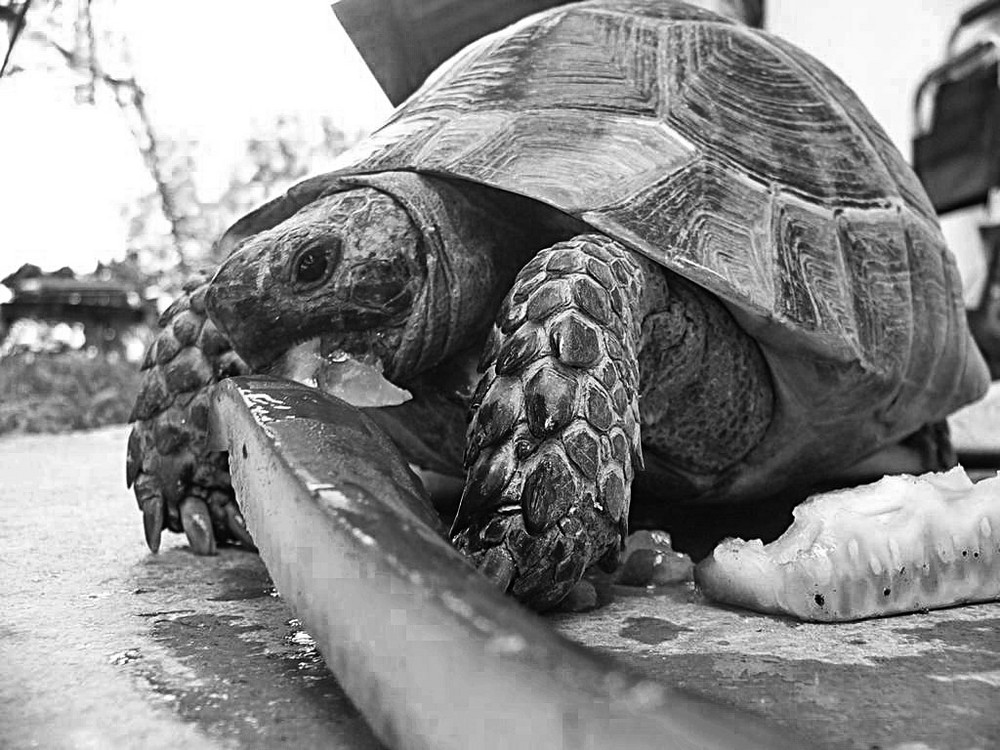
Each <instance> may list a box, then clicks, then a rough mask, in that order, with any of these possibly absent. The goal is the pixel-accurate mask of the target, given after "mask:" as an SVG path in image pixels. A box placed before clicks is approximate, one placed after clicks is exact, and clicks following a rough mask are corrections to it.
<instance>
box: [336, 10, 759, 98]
mask: <svg viewBox="0 0 1000 750" xmlns="http://www.w3.org/2000/svg"><path fill="white" fill-rule="evenodd" d="M689 1H690V2H691V3H692V4H693V5H701V6H704V7H710V8H712V9H717V10H719V11H720V12H724V13H726V14H727V15H730V16H733V17H737V18H740V19H741V20H743V21H744V22H745V23H747V24H749V25H750V26H756V27H758V28H759V27H761V26H763V24H764V3H765V0H712V1H710V2H709V1H706V0H702V1H701V2H699V0H689ZM565 4H566V0H504V1H503V2H497V0H478V1H477V0H341V1H340V2H337V3H335V4H334V6H333V12H334V13H335V14H336V15H337V18H338V19H339V20H340V23H341V25H343V27H344V29H345V30H346V31H347V34H348V36H350V38H351V41H352V42H354V46H355V47H357V48H358V52H360V53H361V56H362V57H363V58H364V60H365V63H366V64H367V65H368V67H369V69H371V71H372V74H373V75H374V76H375V79H376V80H377V81H378V83H379V85H380V86H381V87H382V90H383V91H384V92H385V94H386V96H387V97H389V101H390V102H392V104H393V106H396V105H398V104H400V103H401V102H402V101H403V100H404V99H406V97H408V96H409V95H410V94H412V93H413V92H414V91H416V90H417V88H419V87H420V85H421V84H422V83H423V82H424V80H425V79H426V78H427V76H429V75H430V73H431V71H433V70H434V69H435V68H436V67H437V66H438V65H440V64H441V63H443V62H444V61H445V60H447V59H448V58H449V57H451V56H452V55H453V54H455V53H456V52H458V51H459V50H460V49H461V48H462V47H464V46H465V45H467V44H469V43H470V42H473V41H475V40H476V39H479V38H480V37H483V36H486V35H487V34H490V33H492V32H494V31H497V30H499V29H502V28H503V27H504V26H508V25H509V24H512V23H514V22H515V21H519V20H520V19H522V18H524V17H525V16H528V15H531V14H532V13H537V12H539V11H542V10H546V9H548V8H552V7H554V6H556V5H565Z"/></svg>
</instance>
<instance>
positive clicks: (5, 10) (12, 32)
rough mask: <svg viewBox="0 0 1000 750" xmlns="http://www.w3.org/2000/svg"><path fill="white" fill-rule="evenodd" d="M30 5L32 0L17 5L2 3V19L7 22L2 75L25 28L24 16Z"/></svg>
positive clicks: (0, 15)
mask: <svg viewBox="0 0 1000 750" xmlns="http://www.w3.org/2000/svg"><path fill="white" fill-rule="evenodd" d="M30 6H31V0H25V1H24V2H23V3H21V5H15V4H14V3H10V4H9V5H0V21H3V22H4V23H5V24H7V51H6V52H5V53H4V56H3V64H0V77H2V76H3V75H4V73H6V72H7V64H8V63H9V62H10V56H11V54H12V53H13V52H14V45H15V44H17V40H18V37H20V36H21V31H23V30H24V18H25V16H27V15H28V8H29V7H30Z"/></svg>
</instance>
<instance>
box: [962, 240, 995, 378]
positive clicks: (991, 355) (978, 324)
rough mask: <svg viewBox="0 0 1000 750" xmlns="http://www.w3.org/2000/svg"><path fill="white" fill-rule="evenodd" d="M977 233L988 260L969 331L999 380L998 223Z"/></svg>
mask: <svg viewBox="0 0 1000 750" xmlns="http://www.w3.org/2000/svg"><path fill="white" fill-rule="evenodd" d="M979 232H980V234H981V235H982V237H983V243H984V245H985V246H986V248H987V249H988V251H989V258H990V262H989V270H988V271H987V273H986V284H985V285H984V287H983V296H982V297H980V298H979V304H978V305H977V306H976V308H975V309H974V310H969V313H968V317H969V330H970V331H972V337H973V338H974V339H975V340H976V343H977V344H978V345H979V349H980V350H981V351H982V353H983V356H984V357H985V358H986V364H988V365H989V367H990V377H991V378H993V380H1000V224H993V225H991V226H983V227H980V228H979Z"/></svg>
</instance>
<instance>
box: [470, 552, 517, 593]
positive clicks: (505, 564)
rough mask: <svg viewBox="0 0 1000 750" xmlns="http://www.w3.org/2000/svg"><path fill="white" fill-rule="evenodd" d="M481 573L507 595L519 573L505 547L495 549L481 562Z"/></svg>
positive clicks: (484, 556)
mask: <svg viewBox="0 0 1000 750" xmlns="http://www.w3.org/2000/svg"><path fill="white" fill-rule="evenodd" d="M479 572H480V573H482V574H483V575H484V576H486V577H487V578H488V579H489V580H490V581H492V582H493V583H494V584H496V587H497V588H498V589H500V590H501V591H502V592H504V593H505V594H506V593H507V589H509V588H510V584H511V583H512V582H513V580H514V575H515V574H516V573H517V567H516V566H515V565H514V558H513V557H511V554H510V553H509V552H508V551H507V550H506V549H505V548H504V547H502V546H501V547H493V548H492V549H490V550H489V551H488V552H487V553H486V554H485V555H483V558H482V560H480V561H479Z"/></svg>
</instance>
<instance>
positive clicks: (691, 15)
mask: <svg viewBox="0 0 1000 750" xmlns="http://www.w3.org/2000/svg"><path fill="white" fill-rule="evenodd" d="M345 157H346V158H345V159H344V160H343V161H342V162H341V163H340V164H339V165H338V167H340V170H338V171H341V173H342V174H344V173H350V174H355V175H357V174H364V173H372V172H382V171H388V170H393V171H395V170H412V171H417V172H421V173H425V174H432V175H441V176H447V177H452V178H461V179H463V180H470V181H473V182H476V183H481V184H484V185H489V186H492V187H495V188H500V189H502V190H505V191H510V192H513V193H516V194H520V195H522V196H527V197H530V198H533V199H536V200H538V201H541V202H544V203H546V204H548V205H550V206H552V207H554V208H556V209H559V210H560V211H563V212H565V213H568V214H570V215H572V216H574V217H577V218H578V219H581V220H582V221H584V222H586V223H587V224H589V225H590V226H592V227H594V228H595V229H597V230H598V231H600V232H603V233H605V234H607V235H609V236H611V237H613V238H616V239H617V240H619V241H621V242H622V243H624V244H626V245H627V246H629V247H631V248H633V249H634V250H636V251H638V252H640V253H642V254H644V255H646V256H648V257H649V258H651V259H653V260H655V261H656V262H658V263H660V264H662V265H663V266H664V267H666V268H667V269H669V270H670V271H672V272H674V273H677V274H679V275H681V276H684V277H686V278H687V279H690V280H691V281H693V282H695V283H697V284H699V285H701V286H702V287H704V288H705V289H707V290H710V291H711V292H712V293H714V294H715V295H717V296H718V297H719V298H721V299H722V300H723V301H724V302H725V303H726V305H727V306H728V307H729V309H730V310H731V312H732V313H733V314H734V315H735V316H736V318H737V320H738V321H739V322H740V323H741V325H742V326H743V327H744V328H745V329H746V330H747V331H748V332H750V334H751V335H753V336H754V337H755V338H756V339H757V340H758V342H759V343H760V345H761V348H762V350H763V352H764V354H765V357H766V358H767V360H768V362H769V365H770V367H771V369H772V374H773V376H774V378H775V381H776V383H777V385H778V390H779V392H780V395H781V396H782V404H783V406H784V410H785V412H786V413H788V412H806V411H808V412H809V414H808V421H810V422H811V423H812V426H813V429H814V430H822V425H823V423H824V422H826V423H835V422H840V423H845V419H844V418H845V415H850V414H852V413H855V412H858V415H859V419H864V420H865V421H866V422H867V423H868V424H869V425H873V427H872V428H868V432H869V433H872V434H871V435H870V436H869V437H870V438H871V440H872V441H873V442H874V443H881V442H885V441H887V440H888V439H889V438H890V437H893V436H895V437H898V436H900V435H902V434H906V432H908V431H911V430H913V429H917V428H918V427H919V426H920V425H921V424H923V423H924V422H928V421H934V420H937V419H941V418H943V417H944V416H945V415H946V414H948V413H950V412H951V411H953V410H954V409H955V408H957V407H958V406H959V405H961V404H963V403H966V402H968V401H970V400H973V399H975V398H978V396H979V395H981V393H982V392H983V391H984V390H985V388H986V385H987V383H988V377H987V375H986V370H985V365H984V364H983V362H982V358H981V356H980V355H979V353H978V351H977V350H976V348H975V344H974V343H973V342H972V340H971V338H970V337H969V334H968V331H967V328H966V323H965V315H964V308H963V304H962V294H961V288H960V280H959V275H958V272H957V269H956V266H955V263H954V259H953V258H952V256H951V255H950V254H949V252H948V250H947V248H946V246H945V244H944V240H943V238H942V235H941V233H940V230H939V228H938V225H937V220H936V217H935V213H934V210H933V208H932V206H931V205H930V203H929V201H928V199H927V196H926V194H925V193H924V190H923V188H922V187H921V185H920V183H919V182H918V181H917V178H916V177H915V175H914V174H913V172H912V171H911V169H910V168H909V166H908V165H907V164H906V162H905V161H904V159H903V157H902V156H901V155H900V154H899V152H898V151H897V150H896V149H895V148H894V147H893V145H892V144H891V143H890V141H889V139H888V137H887V136H886V134H885V133H884V132H883V130H882V129H881V128H880V127H879V126H878V124H877V123H875V121H874V120H873V119H872V117H871V115H870V114H869V113H868V111H867V110H866V109H865V107H864V106H863V105H862V104H861V102H860V101H859V100H858V99H857V97H856V96H855V95H854V94H853V93H852V92H851V91H850V90H849V89H848V88H847V86H846V85H845V84H844V83H843V82H842V81H840V80H839V79H838V78H837V77H836V76H835V75H834V74H833V73H832V72H831V71H829V70H828V69H827V68H825V67H824V66H823V65H822V64H821V63H819V62H818V61H817V60H815V59H814V58H812V57H810V56H809V55H808V54H806V53H804V52H803V51H802V50H799V49H797V48H796V47H794V46H792V45H791V44H789V43H788V42H785V41H783V40H781V39H779V38H777V37H774V36H771V35H769V34H767V33H764V32H762V31H759V30H755V29H751V28H747V27H744V26H742V25H739V24H736V23H734V22H731V21H729V20H727V19H724V18H721V17H719V16H716V15H714V14H711V13H708V12H705V11H702V10H699V9H695V8H692V7H689V6H686V5H683V4H680V3H670V2H664V1H663V0H657V1H656V2H646V1H644V0H597V1H596V2H584V3H579V4H575V5H570V6H563V7H561V8H557V9H555V10H551V11H548V12H545V13H541V14H538V15H535V16H532V17H530V18H527V19H525V20H524V21H522V22H520V23H518V24H515V25H514V26H511V27H509V28H507V29H505V30H502V31H500V32H498V33H496V34H493V35H491V36H489V37H486V38H484V39H482V40H480V41H479V42H477V43H475V44H473V45H471V46H470V47H468V48H466V49H465V50H463V51H462V52H461V53H459V54H458V55H457V56H456V57H455V58H453V59H452V60H451V61H449V62H448V63H446V64H445V65H444V66H442V68H441V69H439V70H438V71H436V72H435V74H434V75H433V76H432V78H431V79H430V80H429V81H428V82H427V83H426V84H425V85H424V87H423V88H422V89H420V90H419V91H418V92H416V93H415V94H414V95H413V96H412V97H411V98H410V99H409V100H408V101H406V102H405V103H404V104H403V105H402V106H401V107H400V108H399V109H398V110H397V111H396V112H395V113H394V114H393V116H392V117H391V119H390V120H389V121H388V122H387V123H386V124H385V125H384V126H383V127H382V128H381V129H380V130H378V131H377V132H376V133H374V134H373V135H372V136H371V137H370V138H369V139H368V140H367V141H365V142H364V143H363V144H362V145H361V146H360V147H358V148H355V149H354V150H353V151H351V152H348V154H346V155H345ZM818 386H820V387H818ZM873 405H874V406H873ZM873 409H874V411H873ZM859 410H860V411H859ZM862 413H863V416H861V415H862ZM796 421H798V422H800V423H801V422H803V421H804V420H802V419H800V420H796ZM850 421H852V420H851V419H847V420H846V422H850ZM781 424H782V423H781V420H779V425H781ZM783 426H784V427H787V426H788V424H787V420H786V421H785V422H784V424H783ZM863 442H869V440H868V439H866V440H864V441H863Z"/></svg>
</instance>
